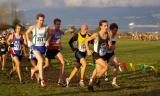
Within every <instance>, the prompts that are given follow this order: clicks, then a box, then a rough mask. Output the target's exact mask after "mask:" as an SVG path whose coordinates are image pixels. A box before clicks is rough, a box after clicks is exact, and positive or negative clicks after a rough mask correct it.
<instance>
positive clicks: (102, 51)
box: [99, 43, 107, 56]
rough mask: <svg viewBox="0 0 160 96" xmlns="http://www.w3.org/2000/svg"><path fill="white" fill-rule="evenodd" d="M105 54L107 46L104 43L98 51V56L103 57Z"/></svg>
mask: <svg viewBox="0 0 160 96" xmlns="http://www.w3.org/2000/svg"><path fill="white" fill-rule="evenodd" d="M106 53H107V45H106V44H105V43H102V44H101V46H100V49H99V55H100V56H104V55H106Z"/></svg>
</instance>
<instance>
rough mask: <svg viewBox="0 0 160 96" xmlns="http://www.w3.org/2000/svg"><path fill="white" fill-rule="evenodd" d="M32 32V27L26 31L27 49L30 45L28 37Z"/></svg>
mask: <svg viewBox="0 0 160 96" xmlns="http://www.w3.org/2000/svg"><path fill="white" fill-rule="evenodd" d="M32 30H33V26H30V27H29V29H28V30H27V31H26V42H27V44H28V47H29V46H30V45H31V41H30V39H29V35H30V34H31V33H32Z"/></svg>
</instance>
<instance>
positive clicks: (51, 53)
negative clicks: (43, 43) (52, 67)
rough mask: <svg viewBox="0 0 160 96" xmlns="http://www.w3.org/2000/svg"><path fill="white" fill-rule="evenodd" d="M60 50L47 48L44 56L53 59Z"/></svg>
mask: <svg viewBox="0 0 160 96" xmlns="http://www.w3.org/2000/svg"><path fill="white" fill-rule="evenodd" d="M59 52H60V50H58V49H56V50H47V51H46V54H45V57H47V58H48V59H55V56H56V55H57V54H58V53H59Z"/></svg>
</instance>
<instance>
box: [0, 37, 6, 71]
mask: <svg viewBox="0 0 160 96" xmlns="http://www.w3.org/2000/svg"><path fill="white" fill-rule="evenodd" d="M7 50H8V45H7V43H6V39H5V37H3V36H2V37H0V61H1V62H2V71H3V70H4V68H5V65H6V54H7Z"/></svg>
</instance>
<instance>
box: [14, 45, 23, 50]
mask: <svg viewBox="0 0 160 96" xmlns="http://www.w3.org/2000/svg"><path fill="white" fill-rule="evenodd" d="M13 49H14V50H16V51H19V50H21V45H19V44H14V48H13Z"/></svg>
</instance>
